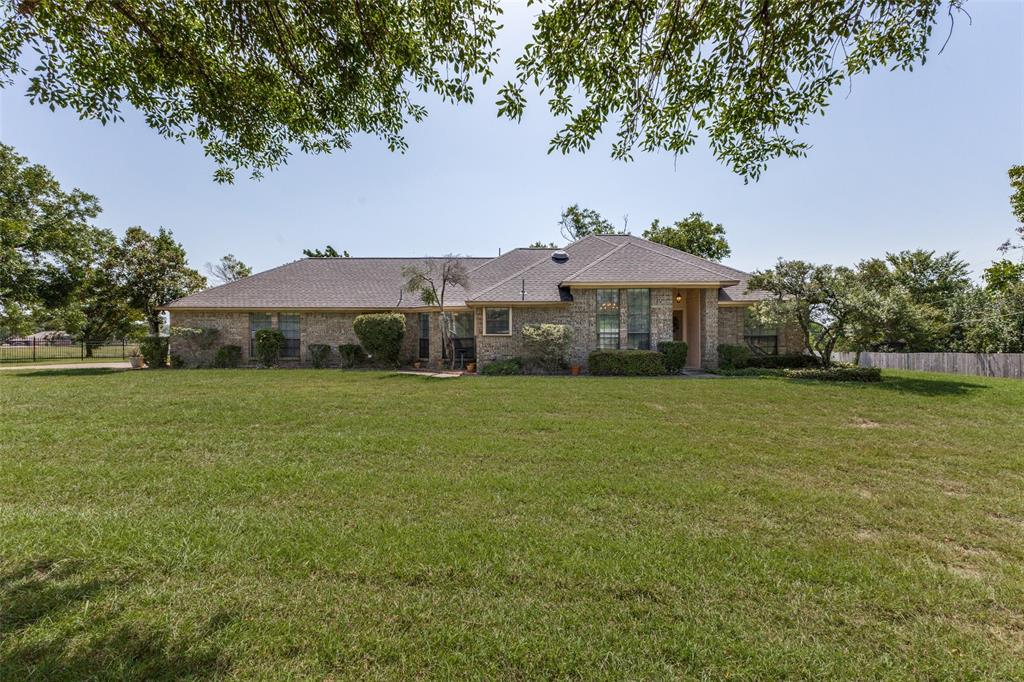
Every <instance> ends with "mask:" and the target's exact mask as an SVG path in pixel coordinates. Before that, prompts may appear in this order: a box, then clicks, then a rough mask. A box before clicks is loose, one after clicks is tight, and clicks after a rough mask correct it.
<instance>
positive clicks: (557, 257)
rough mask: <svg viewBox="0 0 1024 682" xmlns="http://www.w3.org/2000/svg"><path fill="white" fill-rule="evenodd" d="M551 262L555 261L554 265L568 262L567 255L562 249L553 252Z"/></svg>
mask: <svg viewBox="0 0 1024 682" xmlns="http://www.w3.org/2000/svg"><path fill="white" fill-rule="evenodd" d="M551 260H553V261H555V262H556V263H564V262H566V261H567V260H569V254H568V253H566V252H565V251H563V250H562V249H559V250H558V251H555V252H554V253H553V254H551Z"/></svg>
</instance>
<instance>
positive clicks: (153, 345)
mask: <svg viewBox="0 0 1024 682" xmlns="http://www.w3.org/2000/svg"><path fill="white" fill-rule="evenodd" d="M139 351H140V352H141V353H142V357H143V359H145V361H146V365H147V366H149V367H166V366H167V351H168V342H167V337H165V336H147V337H146V338H144V339H143V340H142V341H141V342H139Z"/></svg>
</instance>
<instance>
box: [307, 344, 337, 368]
mask: <svg viewBox="0 0 1024 682" xmlns="http://www.w3.org/2000/svg"><path fill="white" fill-rule="evenodd" d="M307 352H308V353H309V364H311V365H312V366H313V367H315V368H316V369H323V368H324V367H327V366H328V365H329V364H330V363H331V347H330V346H328V345H327V344H326V343H311V344H309V346H308V347H307Z"/></svg>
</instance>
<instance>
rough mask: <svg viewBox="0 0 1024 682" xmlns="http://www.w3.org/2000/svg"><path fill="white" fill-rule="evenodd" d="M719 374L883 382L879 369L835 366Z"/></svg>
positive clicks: (736, 371)
mask: <svg viewBox="0 0 1024 682" xmlns="http://www.w3.org/2000/svg"><path fill="white" fill-rule="evenodd" d="M719 374H721V375H723V376H730V377H785V378H787V379H816V380H818V381H857V382H865V383H867V382H874V381H881V380H882V370H880V369H878V368H877V367H841V366H833V367H829V368H828V369H824V368H822V367H805V368H800V369H782V368H769V369H766V368H763V367H745V368H743V369H725V370H720V371H719Z"/></svg>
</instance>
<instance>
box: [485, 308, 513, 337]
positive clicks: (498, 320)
mask: <svg viewBox="0 0 1024 682" xmlns="http://www.w3.org/2000/svg"><path fill="white" fill-rule="evenodd" d="M484 334H489V335H495V334H498V335H503V336H509V335H511V334H512V309H511V308H484Z"/></svg>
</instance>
